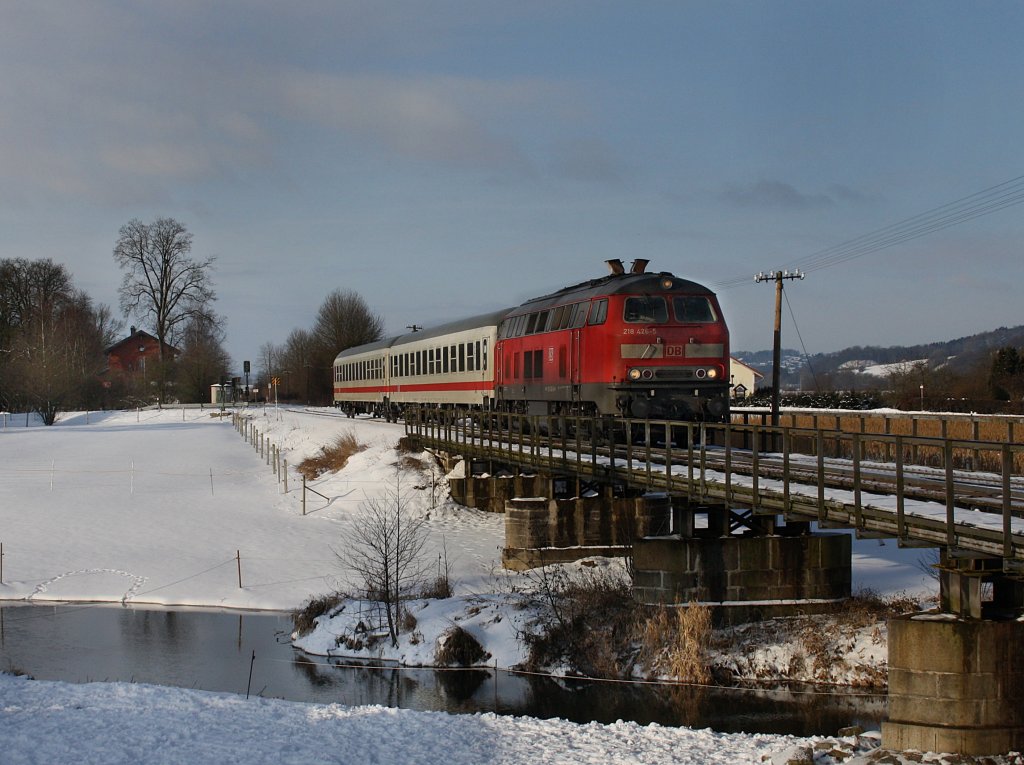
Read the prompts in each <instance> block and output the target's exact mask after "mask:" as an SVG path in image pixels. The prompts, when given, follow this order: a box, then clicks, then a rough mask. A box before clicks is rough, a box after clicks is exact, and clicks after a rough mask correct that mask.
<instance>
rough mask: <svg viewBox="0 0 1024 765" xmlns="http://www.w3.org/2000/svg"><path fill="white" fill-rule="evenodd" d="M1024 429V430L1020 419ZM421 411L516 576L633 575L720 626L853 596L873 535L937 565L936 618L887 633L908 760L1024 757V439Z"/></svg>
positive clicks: (421, 434)
mask: <svg viewBox="0 0 1024 765" xmlns="http://www.w3.org/2000/svg"><path fill="white" fill-rule="evenodd" d="M1017 419H1018V420H1019V418H1017ZM734 420H738V421H734V422H732V423H727V424H710V423H691V422H662V421H657V422H656V421H646V420H645V421H622V420H616V421H611V420H594V419H584V418H566V417H554V416H551V417H537V416H533V417H527V416H520V415H514V414H505V413H488V412H467V411H461V410H460V411H455V410H444V409H427V408H425V409H420V410H417V411H415V412H413V413H411V414H410V416H408V417H407V420H406V431H407V433H408V434H409V435H410V436H413V437H415V438H417V439H418V440H420V442H421V443H422V444H423V445H424V446H426V447H428V448H431V449H434V450H436V451H437V452H439V453H443V454H446V455H448V456H449V457H451V458H453V459H456V458H457V459H461V460H462V461H463V462H464V464H465V465H466V473H465V478H464V479H460V480H458V481H456V482H454V485H453V494H454V495H455V496H456V497H457V498H459V499H461V500H463V501H465V502H466V503H467V504H475V505H477V506H481V507H486V508H489V509H493V510H503V511H504V512H505V518H506V543H505V550H504V556H503V557H504V562H505V565H506V566H509V567H525V566H534V565H542V564H544V563H547V562H556V561H566V560H572V559H575V558H579V557H584V556H587V555H594V554H604V555H608V554H629V555H632V558H633V571H634V583H633V584H634V586H633V590H634V595H635V597H637V598H638V599H639V600H641V601H644V602H650V603H662V604H686V603H689V602H694V601H697V602H705V603H709V604H711V605H714V606H716V608H717V613H718V618H719V619H720V620H721V619H726V620H728V619H733V620H738V619H748V618H751V617H752V616H753V617H756V616H757V615H770V614H772V613H778V612H779V611H780V610H789V612H792V611H793V609H797V610H801V611H804V612H807V611H812V610H815V609H820V608H823V607H826V606H828V605H829V604H832V605H833V606H834V603H835V602H836V601H837V600H840V599H842V598H844V597H847V596H849V595H850V581H851V572H850V561H851V542H850V540H851V536H850V534H849V533H834V532H830V531H829V530H833V529H839V528H843V529H852V530H853V533H854V534H856V535H857V536H859V537H878V538H893V539H896V540H898V542H899V544H900V545H903V546H915V547H933V548H937V549H938V550H939V558H938V562H937V565H936V569H937V572H938V579H939V603H940V607H939V609H938V611H937V612H935V613H928V614H915V615H908V616H907V617H903V618H900V619H894V620H892V621H891V622H890V625H889V721H888V722H886V723H885V724H884V726H883V745H885V746H887V747H890V748H894V749H922V750H931V751H954V752H960V753H963V754H994V753H1001V752H1005V751H1010V750H1012V749H1016V750H1020V749H1021V748H1024V703H1022V702H1024V444H1022V443H1018V442H1017V441H1016V439H1015V437H1014V436H1015V430H1014V425H1017V428H1016V431H1017V432H1018V433H1019V432H1024V427H1022V426H1021V423H1020V422H1015V421H1012V420H1011V421H1008V422H1007V424H1006V429H1005V436H1004V437H1002V438H1000V439H995V440H982V439H981V438H979V437H978V436H979V435H980V434H979V430H978V426H977V425H974V426H973V429H972V431H971V432H970V433H968V437H966V438H963V437H954V436H952V435H951V428H949V427H948V423H945V422H944V424H943V425H942V426H941V431H940V432H939V433H938V434H937V435H921V432H922V431H923V428H921V429H919V428H918V424H917V423H916V422H914V423H913V424H912V426H911V427H910V428H909V430H910V433H909V435H908V434H907V433H906V431H907V429H908V428H907V427H904V425H905V424H906V423H901V425H900V426H899V427H890V425H889V424H888V423H887V424H886V425H885V427H884V429H883V432H869V431H868V429H867V428H866V427H865V425H864V421H863V420H861V422H860V425H859V427H856V426H854V427H849V426H848V424H846V423H842V422H841V421H840V418H839V417H838V416H836V417H835V418H829V417H822V418H819V417H817V416H815V418H814V420H813V421H812V422H811V423H810V424H809V426H807V425H805V424H803V423H799V422H798V421H797V420H796V419H795V418H791V419H790V420H789V422H788V424H786V425H783V426H780V427H772V426H770V425H767V424H765V423H764V422H763V421H762V422H757V421H756V419H755V418H750V417H742V418H741V417H736V418H734Z"/></svg>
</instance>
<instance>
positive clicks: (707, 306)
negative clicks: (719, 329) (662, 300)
mask: <svg viewBox="0 0 1024 765" xmlns="http://www.w3.org/2000/svg"><path fill="white" fill-rule="evenodd" d="M672 312H673V313H675V315H676V321H678V322H680V323H683V324H690V323H693V322H709V321H717V318H718V317H716V316H715V309H714V308H713V307H712V305H711V301H710V300H708V299H707V298H706V297H692V296H685V297H684V296H680V297H674V298H672Z"/></svg>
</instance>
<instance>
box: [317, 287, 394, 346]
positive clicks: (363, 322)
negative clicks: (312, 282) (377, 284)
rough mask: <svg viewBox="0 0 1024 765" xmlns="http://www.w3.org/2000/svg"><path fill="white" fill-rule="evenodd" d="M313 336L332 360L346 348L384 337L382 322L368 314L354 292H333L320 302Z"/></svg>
mask: <svg viewBox="0 0 1024 765" xmlns="http://www.w3.org/2000/svg"><path fill="white" fill-rule="evenodd" d="M313 334H314V335H315V336H316V341H317V343H318V344H319V345H320V346H322V347H323V348H325V349H326V350H327V351H328V352H329V353H330V355H331V360H332V361H333V360H334V357H335V356H336V355H337V354H338V353H340V352H341V351H344V350H345V349H347V348H351V347H353V346H356V345H362V344H363V343H372V342H375V341H377V340H380V338H381V336H382V335H383V334H384V320H383V319H381V317H380V316H378V315H376V314H374V313H372V312H371V311H370V308H369V306H367V305H366V301H365V300H363V298H362V296H360V295H359V294H358V293H356V292H352V291H351V290H340V289H337V290H334V292H332V293H331V294H329V295H328V296H327V297H326V298H324V302H323V303H321V305H320V310H319V311H317V314H316V323H315V324H314V325H313Z"/></svg>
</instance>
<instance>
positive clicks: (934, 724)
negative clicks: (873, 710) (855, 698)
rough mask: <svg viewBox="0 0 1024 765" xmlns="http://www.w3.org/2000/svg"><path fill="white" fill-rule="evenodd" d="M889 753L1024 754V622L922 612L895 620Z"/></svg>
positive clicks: (885, 732) (886, 733) (885, 740)
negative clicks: (908, 750)
mask: <svg viewBox="0 0 1024 765" xmlns="http://www.w3.org/2000/svg"><path fill="white" fill-rule="evenodd" d="M882 746H883V747H885V748H886V749H895V750H905V749H919V750H921V751H931V752H956V753H958V754H963V755H972V756H985V755H997V754H1005V753H1007V752H1010V751H1021V750H1022V749H1024V623H1022V622H1020V621H1016V620H1012V621H991V620H966V619H960V618H957V617H954V616H951V615H949V614H914V615H910V616H903V617H899V618H897V619H892V620H890V622H889V720H888V721H886V722H883V723H882Z"/></svg>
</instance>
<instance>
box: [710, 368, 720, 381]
mask: <svg viewBox="0 0 1024 765" xmlns="http://www.w3.org/2000/svg"><path fill="white" fill-rule="evenodd" d="M708 377H710V378H711V379H712V380H714V379H715V378H716V377H718V370H717V369H709V370H708Z"/></svg>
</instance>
